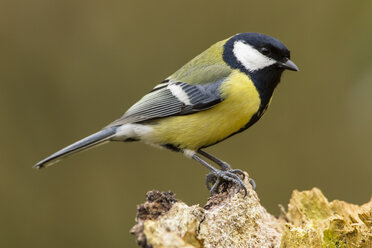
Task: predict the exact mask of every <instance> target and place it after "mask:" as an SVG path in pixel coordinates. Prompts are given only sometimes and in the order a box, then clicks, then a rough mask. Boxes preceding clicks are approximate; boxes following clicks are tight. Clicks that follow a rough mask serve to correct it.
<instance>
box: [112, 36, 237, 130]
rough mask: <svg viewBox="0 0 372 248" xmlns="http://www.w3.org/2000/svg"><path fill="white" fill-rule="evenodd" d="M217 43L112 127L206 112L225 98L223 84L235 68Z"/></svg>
mask: <svg viewBox="0 0 372 248" xmlns="http://www.w3.org/2000/svg"><path fill="white" fill-rule="evenodd" d="M221 49H222V45H221V44H219V43H217V44H215V45H214V46H212V47H210V48H209V49H207V50H206V51H205V52H203V53H202V54H200V55H199V56H197V57H195V58H194V59H193V60H191V61H190V62H189V63H187V64H186V65H184V66H183V67H182V68H181V69H179V70H178V71H177V72H176V73H174V74H173V75H172V76H170V77H168V78H167V79H166V80H165V81H163V82H162V83H160V84H158V85H157V86H155V87H154V88H153V90H152V91H151V92H149V93H148V94H147V95H145V96H144V97H143V98H142V99H141V100H139V101H138V102H137V103H136V104H134V105H133V106H132V107H131V108H130V109H128V111H127V112H126V113H125V114H124V115H123V116H122V117H121V118H120V119H118V120H116V121H114V122H112V123H111V124H110V125H108V127H111V126H119V125H123V124H126V123H138V122H142V121H147V120H151V119H156V118H162V117H166V116H173V115H186V114H192V113H195V112H199V111H203V110H206V109H209V108H211V107H213V106H214V105H216V104H218V103H219V102H221V101H223V98H222V97H221V94H220V92H219V87H220V85H221V84H222V83H223V82H224V81H225V80H226V78H227V77H228V76H229V75H230V74H231V72H232V70H231V68H230V67H229V66H227V65H226V64H225V63H224V62H223V60H222V51H221Z"/></svg>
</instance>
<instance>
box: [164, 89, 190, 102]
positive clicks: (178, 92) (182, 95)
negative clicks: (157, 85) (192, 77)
mask: <svg viewBox="0 0 372 248" xmlns="http://www.w3.org/2000/svg"><path fill="white" fill-rule="evenodd" d="M167 88H168V89H169V90H170V92H171V93H172V95H174V96H175V97H177V99H178V100H179V101H180V102H183V103H184V104H186V105H191V102H190V98H189V97H188V95H187V94H186V92H185V91H184V90H183V89H182V87H181V86H180V85H177V84H170V85H168V86H167Z"/></svg>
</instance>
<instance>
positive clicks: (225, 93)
mask: <svg viewBox="0 0 372 248" xmlns="http://www.w3.org/2000/svg"><path fill="white" fill-rule="evenodd" d="M220 92H221V95H222V97H223V98H224V99H225V100H224V101H222V102H221V103H219V104H217V105H216V106H214V107H213V108H211V109H208V110H205V111H201V112H197V113H195V114H190V115H184V116H173V117H166V118H163V119H160V120H157V121H156V122H154V125H153V128H154V132H152V135H151V137H148V138H149V140H148V141H149V142H150V143H155V144H172V145H174V146H177V147H179V148H181V149H190V150H197V149H198V148H200V147H203V146H208V145H211V144H214V143H216V142H218V141H220V140H222V139H225V138H226V137H228V136H229V135H231V134H232V133H234V132H236V131H238V130H239V129H241V128H242V127H243V126H244V125H245V124H247V123H248V122H249V120H250V119H251V117H252V116H253V115H254V114H255V113H256V112H257V111H258V109H259V106H260V97H259V94H258V92H257V90H256V88H255V87H254V85H253V83H252V81H251V80H250V79H249V77H248V76H246V75H245V74H243V73H241V72H239V71H237V70H236V71H234V72H233V73H232V75H231V77H230V80H229V81H227V82H225V83H223V85H222V86H221V90H220Z"/></svg>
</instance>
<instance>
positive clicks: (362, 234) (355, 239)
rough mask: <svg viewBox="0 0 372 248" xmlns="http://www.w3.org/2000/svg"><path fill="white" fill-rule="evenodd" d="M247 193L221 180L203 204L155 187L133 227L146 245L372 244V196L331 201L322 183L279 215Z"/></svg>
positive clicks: (159, 247)
mask: <svg viewBox="0 0 372 248" xmlns="http://www.w3.org/2000/svg"><path fill="white" fill-rule="evenodd" d="M247 180H248V176H247V177H246V180H245V183H246V187H247V189H248V195H247V196H246V197H244V195H243V194H241V193H238V194H236V193H235V192H234V188H231V187H229V186H230V185H221V193H219V194H217V195H214V196H212V197H210V198H209V200H208V202H207V204H206V205H205V206H204V207H200V206H199V205H194V206H188V205H186V204H185V203H183V202H180V201H178V200H176V198H175V196H174V194H173V193H172V192H158V191H150V192H148V193H147V202H145V203H144V204H141V205H139V206H138V214H137V218H136V221H137V224H136V225H135V226H134V227H133V228H132V230H131V232H132V233H133V234H135V235H136V238H137V243H138V244H139V245H140V246H142V247H153V248H165V247H174V248H176V247H177V248H178V247H180V248H181V247H182V248H183V247H185V248H186V247H187V248H192V247H194V248H195V247H198V248H199V247H200V248H201V247H206V248H207V247H282V248H284V247H366V248H371V247H372V199H371V201H370V202H369V203H366V204H364V205H362V206H357V205H353V204H349V203H346V202H343V201H337V200H336V201H332V202H328V200H327V199H326V198H325V196H324V195H323V194H322V193H321V191H320V190H319V189H317V188H314V189H312V190H310V191H303V192H299V191H296V190H295V191H294V192H293V194H292V197H291V199H290V202H289V205H288V211H287V212H285V211H283V214H282V215H281V216H280V217H274V216H273V215H271V214H269V213H268V212H267V211H266V209H265V208H264V207H262V206H261V204H260V201H259V198H258V196H257V194H256V192H255V191H254V190H253V189H252V187H251V185H250V184H249V183H248V181H247Z"/></svg>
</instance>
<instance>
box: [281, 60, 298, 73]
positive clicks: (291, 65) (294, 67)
mask: <svg viewBox="0 0 372 248" xmlns="http://www.w3.org/2000/svg"><path fill="white" fill-rule="evenodd" d="M277 64H278V66H279V67H281V68H284V69H287V70H291V71H298V70H299V69H298V67H297V65H296V64H295V63H293V62H292V60H290V59H288V60H287V61H285V62H280V61H278V62H277Z"/></svg>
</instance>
